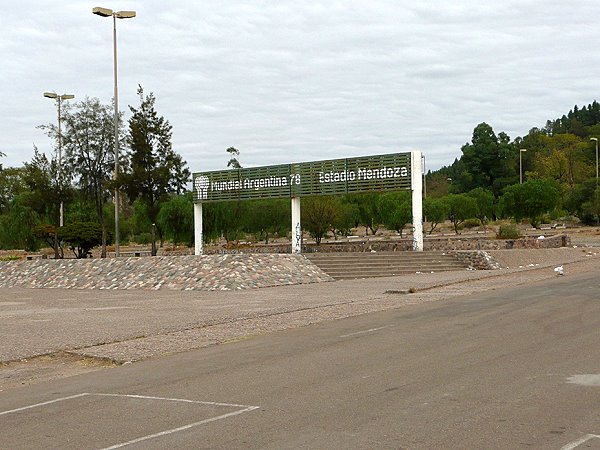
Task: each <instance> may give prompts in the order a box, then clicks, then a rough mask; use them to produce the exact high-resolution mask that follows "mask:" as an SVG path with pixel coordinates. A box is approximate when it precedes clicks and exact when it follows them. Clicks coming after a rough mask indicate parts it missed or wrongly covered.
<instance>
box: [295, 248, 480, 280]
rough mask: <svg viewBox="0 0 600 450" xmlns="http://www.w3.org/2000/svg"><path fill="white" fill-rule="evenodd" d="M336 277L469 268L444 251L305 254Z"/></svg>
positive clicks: (369, 276) (366, 276) (382, 275)
mask: <svg viewBox="0 0 600 450" xmlns="http://www.w3.org/2000/svg"><path fill="white" fill-rule="evenodd" d="M304 256H306V258H308V259H309V260H310V261H311V262H312V263H313V264H315V265H316V266H318V267H319V268H320V269H321V270H322V271H323V272H325V273H326V274H328V275H329V276H331V277H332V278H335V279H338V280H341V279H351V278H372V277H391V276H396V275H403V274H404V275H406V274H411V273H415V272H424V273H430V272H443V271H448V270H466V269H467V267H468V266H467V265H466V264H464V263H462V262H460V261H459V260H458V259H457V258H455V257H454V256H451V255H448V254H444V253H443V252H433V251H431V252H413V251H409V252H374V253H350V252H345V253H305V254H304Z"/></svg>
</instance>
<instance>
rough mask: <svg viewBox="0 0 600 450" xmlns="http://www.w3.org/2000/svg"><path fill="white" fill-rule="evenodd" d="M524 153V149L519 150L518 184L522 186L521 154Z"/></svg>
mask: <svg viewBox="0 0 600 450" xmlns="http://www.w3.org/2000/svg"><path fill="white" fill-rule="evenodd" d="M526 151H527V149H526V148H522V149H520V150H519V184H523V152H526Z"/></svg>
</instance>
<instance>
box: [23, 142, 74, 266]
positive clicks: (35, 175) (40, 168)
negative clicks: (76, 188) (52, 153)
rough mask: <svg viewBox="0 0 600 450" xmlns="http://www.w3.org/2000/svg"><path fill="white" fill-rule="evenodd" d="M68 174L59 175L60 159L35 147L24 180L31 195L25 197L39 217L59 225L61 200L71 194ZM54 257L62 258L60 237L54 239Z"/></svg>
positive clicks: (65, 199)
mask: <svg viewBox="0 0 600 450" xmlns="http://www.w3.org/2000/svg"><path fill="white" fill-rule="evenodd" d="M67 178H68V176H67V175H65V174H63V175H62V176H60V175H59V170H58V161H57V159H56V158H55V157H52V158H51V159H48V157H47V156H46V154H45V153H40V152H39V151H38V150H37V148H35V147H34V155H33V158H32V160H31V162H29V163H25V168H24V171H23V181H24V183H25V185H26V186H27V188H28V190H29V191H30V195H28V196H25V197H24V198H23V200H24V201H26V202H28V205H27V206H29V207H30V208H32V209H33V210H34V211H35V212H36V213H37V214H38V216H39V217H41V218H44V219H45V220H46V221H48V222H51V223H54V224H55V226H57V227H58V225H59V211H60V207H59V205H60V202H61V201H67V200H68V199H69V198H70V196H71V193H72V192H71V189H70V186H69V185H68V184H67V183H66V181H65V180H66V179H67ZM54 257H55V258H60V248H59V243H58V237H57V236H56V235H55V239H54Z"/></svg>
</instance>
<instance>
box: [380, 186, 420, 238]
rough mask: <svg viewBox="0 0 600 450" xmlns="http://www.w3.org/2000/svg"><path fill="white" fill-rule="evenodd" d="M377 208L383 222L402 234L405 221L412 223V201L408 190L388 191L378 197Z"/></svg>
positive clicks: (390, 228)
mask: <svg viewBox="0 0 600 450" xmlns="http://www.w3.org/2000/svg"><path fill="white" fill-rule="evenodd" d="M378 201H379V209H380V210H381V211H382V214H383V224H384V225H385V227H386V228H387V229H388V230H394V231H396V232H398V233H399V234H400V236H402V230H403V229H404V227H405V226H406V224H407V223H412V201H411V194H410V192H389V193H386V194H383V195H381V196H380V197H379V199H378Z"/></svg>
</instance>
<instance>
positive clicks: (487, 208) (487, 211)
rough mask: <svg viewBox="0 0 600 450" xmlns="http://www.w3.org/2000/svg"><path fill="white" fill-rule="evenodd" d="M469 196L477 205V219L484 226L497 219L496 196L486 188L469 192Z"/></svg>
mask: <svg viewBox="0 0 600 450" xmlns="http://www.w3.org/2000/svg"><path fill="white" fill-rule="evenodd" d="M467 195H468V196H469V197H471V198H473V199H474V200H475V202H476V203H477V214H476V215H475V217H477V218H478V219H479V221H480V222H481V224H482V225H483V226H485V225H487V223H488V222H489V221H490V219H492V218H493V217H495V213H494V200H495V198H494V194H492V193H491V192H490V191H488V190H487V189H484V188H481V187H479V188H476V189H473V190H472V191H470V192H468V193H467Z"/></svg>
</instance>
